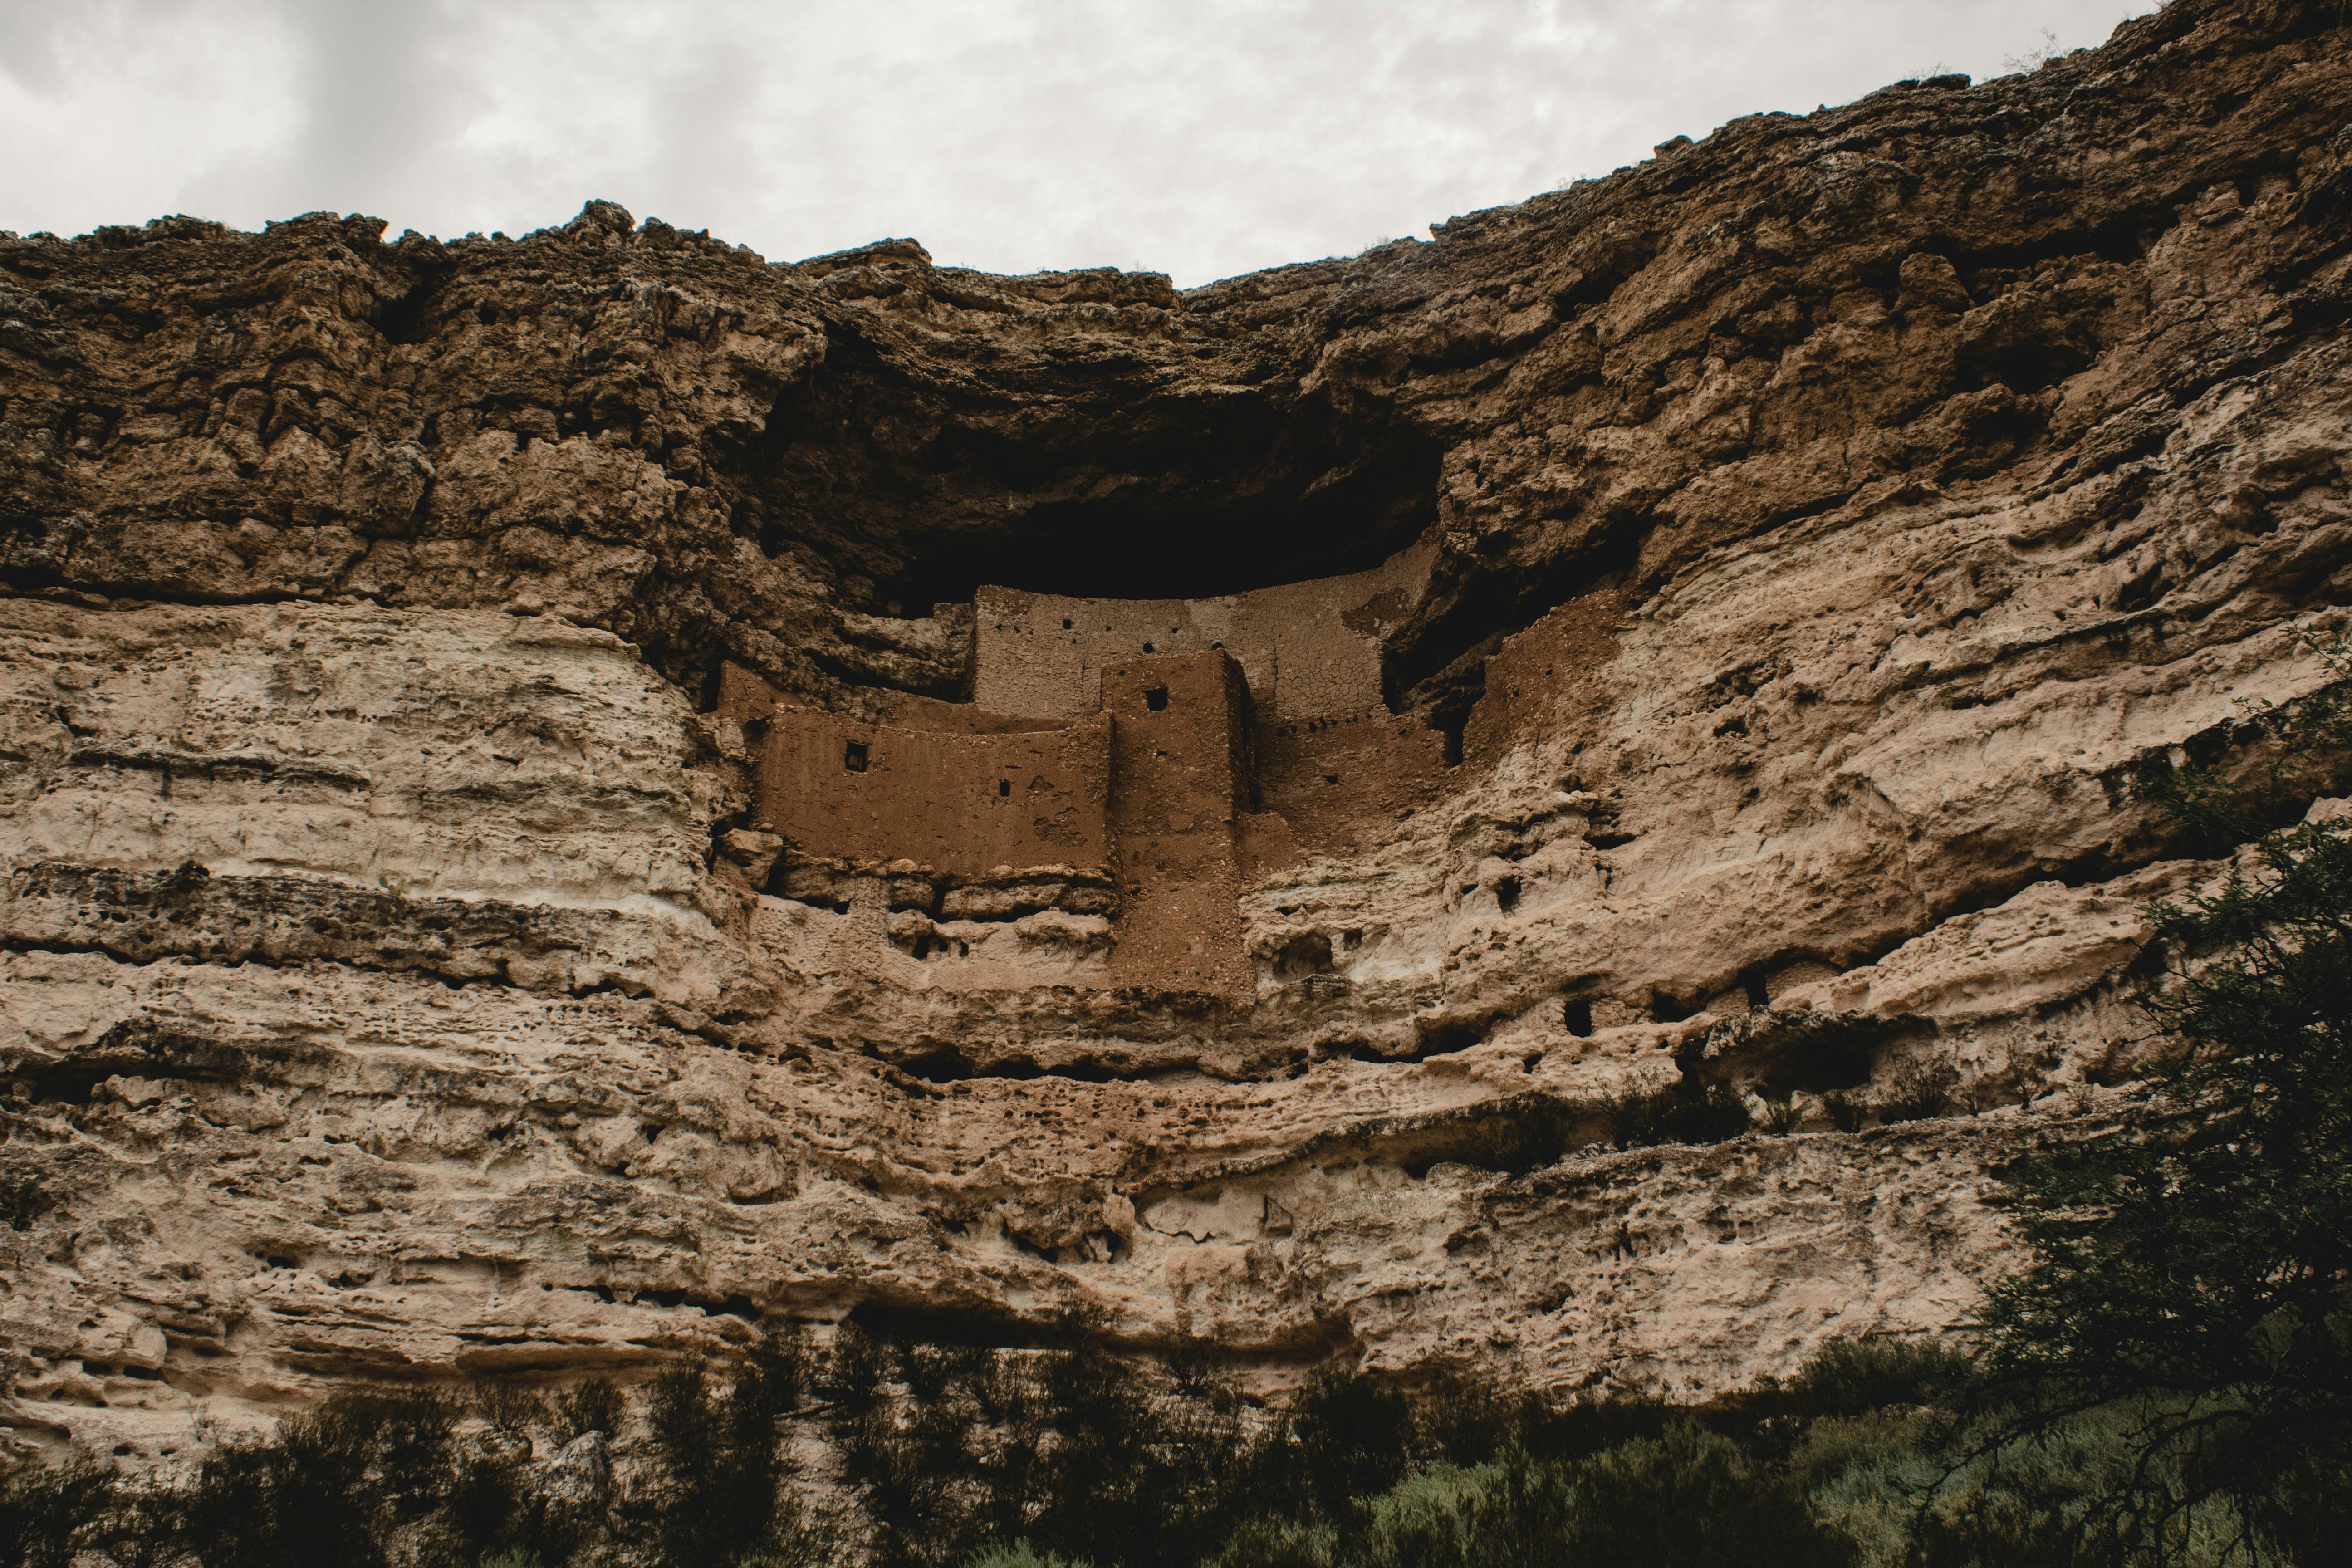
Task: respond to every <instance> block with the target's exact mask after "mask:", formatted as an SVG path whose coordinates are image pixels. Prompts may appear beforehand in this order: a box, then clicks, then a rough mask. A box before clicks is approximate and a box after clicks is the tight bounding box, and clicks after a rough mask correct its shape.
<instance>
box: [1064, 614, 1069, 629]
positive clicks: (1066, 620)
mask: <svg viewBox="0 0 2352 1568" xmlns="http://www.w3.org/2000/svg"><path fill="white" fill-rule="evenodd" d="M1062 629H1063V630H1064V631H1068V630H1069V629H1070V617H1069V616H1063V617H1062Z"/></svg>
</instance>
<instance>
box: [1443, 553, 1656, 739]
mask: <svg viewBox="0 0 2352 1568" xmlns="http://www.w3.org/2000/svg"><path fill="white" fill-rule="evenodd" d="M1631 607H1632V606H1631V605H1630V604H1629V603H1628V601H1627V599H1626V596H1625V595H1624V594H1623V593H1622V592H1620V591H1618V590H1614V589H1601V590H1598V591H1596V592H1594V593H1591V594H1586V595H1582V596H1581V597H1579V598H1574V599H1570V601H1569V602H1568V603H1566V604H1564V605H1560V606H1559V608H1557V609H1555V610H1553V611H1552V612H1551V613H1550V614H1549V615H1547V616H1544V618H1543V619H1541V620H1539V621H1538V622H1537V623H1536V624H1535V625H1533V626H1529V627H1528V629H1527V630H1525V631H1523V632H1519V633H1517V634H1516V635H1515V636H1513V637H1509V638H1507V639H1506V640H1505V641H1504V644H1503V646H1502V647H1501V648H1499V649H1498V650H1496V652H1495V653H1494V654H1492V655H1491V656H1489V657H1488V658H1487V660H1486V691H1485V694H1484V695H1482V696H1481V697H1480V698H1479V699H1478V704H1477V706H1476V707H1475V708H1473V709H1471V710H1470V717H1469V721H1468V722H1467V723H1465V725H1464V727H1463V731H1462V755H1463V760H1464V762H1465V763H1468V764H1469V765H1471V766H1473V767H1475V768H1480V769H1485V768H1490V767H1492V766H1494V765H1495V764H1496V763H1498V762H1500V761H1501V760H1502V758H1503V754H1504V753H1505V752H1507V751H1509V750H1510V749H1511V748H1512V747H1513V746H1515V745H1517V744H1519V743H1521V742H1524V741H1528V740H1530V739H1534V738H1537V737H1539V736H1543V735H1558V734H1563V733H1571V732H1572V733H1575V734H1576V735H1577V736H1578V738H1579V739H1580V740H1585V741H1591V740H1593V739H1596V738H1597V731H1596V730H1595V726H1596V724H1597V723H1598V721H1599V719H1600V715H1601V713H1603V712H1604V711H1606V710H1607V709H1608V706H1609V702H1610V698H1611V694H1610V692H1609V691H1608V690H1607V689H1605V687H1604V685H1603V684H1602V683H1601V682H1600V681H1599V679H1597V672H1599V671H1601V670H1603V669H1606V668H1609V666H1610V665H1612V663H1614V662H1615V661H1616V658H1617V634H1618V629H1619V626H1620V623H1621V622H1622V621H1623V619H1624V617H1625V615H1626V612H1627V611H1628V610H1629V609H1630V608H1631Z"/></svg>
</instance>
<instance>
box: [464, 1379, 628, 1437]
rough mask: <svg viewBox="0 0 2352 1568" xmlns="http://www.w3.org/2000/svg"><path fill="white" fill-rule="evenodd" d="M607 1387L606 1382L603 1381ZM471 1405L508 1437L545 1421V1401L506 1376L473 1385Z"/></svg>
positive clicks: (521, 1434) (527, 1431) (525, 1433)
mask: <svg viewBox="0 0 2352 1568" xmlns="http://www.w3.org/2000/svg"><path fill="white" fill-rule="evenodd" d="M607 1386H608V1387H609V1386H610V1385H609V1384H607ZM474 1408H475V1409H476V1410H478V1411H479V1412H480V1413H481V1416H482V1419H483V1420H485V1421H487V1422H488V1423H489V1424H490V1425H491V1426H494V1427H496V1428H498V1430H499V1431H500V1432H502V1433H504V1434H505V1435H506V1436H509V1437H519V1438H528V1437H529V1436H530V1434H531V1433H532V1431H533V1430H535V1429H536V1428H538V1427H541V1426H546V1425H547V1423H548V1419H549V1412H548V1408H547V1401H546V1400H545V1399H544V1398H543V1397H541V1395H540V1394H539V1393H538V1392H537V1391H536V1390H534V1389H530V1388H526V1387H524V1386H523V1385H522V1384H520V1383H516V1382H514V1381H513V1380H512V1379H509V1378H502V1377H499V1378H484V1379H482V1380H480V1381H479V1382H477V1383H476V1384H474Z"/></svg>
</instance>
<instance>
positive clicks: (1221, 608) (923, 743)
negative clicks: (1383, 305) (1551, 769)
mask: <svg viewBox="0 0 2352 1568" xmlns="http://www.w3.org/2000/svg"><path fill="white" fill-rule="evenodd" d="M1428 559H1429V557H1428V552H1426V551H1425V550H1421V549H1415V550H1412V551H1409V552H1404V553H1402V554H1400V555H1398V556H1396V557H1393V558H1391V560H1389V561H1387V562H1385V563H1382V564H1381V565H1380V566H1379V567H1377V568H1374V569H1373V570H1370V571H1367V572H1360V573H1354V574H1348V575H1344V576H1339V577H1329V578H1321V579H1317V580H1313V581H1308V582H1303V583H1294V584H1281V585H1277V586H1274V587H1268V588H1261V589H1253V590H1248V591H1245V592H1243V593H1239V594H1234V595H1223V596H1220V597H1214V598H1202V599H1105V598H1081V597H1074V596H1069V595H1051V594H1035V593H1028V592H1024V591H1022V590H1019V589H1013V588H1005V587H998V586H992V585H983V586H982V587H981V588H980V589H979V591H978V593H977V594H976V595H975V597H974V601H973V603H972V605H971V606H970V609H969V611H968V613H963V614H959V613H957V612H958V611H959V610H961V609H962V608H963V607H961V606H951V605H942V606H940V607H939V609H938V610H936V611H935V612H934V619H936V620H938V621H940V622H941V623H942V624H946V625H951V626H965V625H968V626H969V627H970V634H969V635H970V647H969V650H968V654H967V658H968V664H969V669H970V672H971V673H970V694H969V699H968V700H963V701H946V700H939V699H936V698H928V697H900V698H898V699H897V700H895V701H893V702H892V703H891V704H890V705H889V707H888V709H887V712H885V713H884V714H882V715H880V716H879V717H877V718H876V719H874V720H873V721H855V720H851V719H847V718H845V717H843V716H841V715H839V714H837V713H832V712H827V711H824V710H816V709H810V708H805V707H801V706H796V705H794V704H793V703H792V702H790V701H789V700H785V699H783V698H782V695H781V694H780V693H778V692H777V691H776V690H775V689H773V688H772V687H771V686H769V685H768V684H767V683H766V682H765V681H763V680H761V679H760V678H759V677H757V676H755V675H753V674H751V672H749V671H747V670H745V669H743V668H740V666H737V665H735V664H732V663H731V662H730V663H728V664H726V665H725V666H723V667H722V670H721V674H720V679H719V683H718V688H717V701H716V713H717V715H718V716H719V718H721V719H722V720H725V721H730V722H732V723H734V724H737V725H740V726H741V727H742V731H743V734H744V739H745V742H747V744H748V745H749V746H750V747H751V749H752V750H753V751H754V752H755V753H756V755H757V757H758V764H757V780H758V783H757V787H756V791H755V794H754V796H753V802H752V805H751V812H750V817H751V822H752V824H753V826H754V828H755V830H756V831H758V832H760V833H762V834H772V835H775V836H776V837H778V839H779V840H780V844H779V845H778V853H777V855H776V857H775V858H774V859H773V861H772V863H770V864H769V865H768V867H767V870H766V875H765V879H764V883H763V885H764V886H766V887H769V888H772V889H775V890H778V891H780V892H782V894H783V895H784V896H786V897H788V898H791V899H793V900H799V901H801V902H803V903H804V904H806V905H809V906H810V907H812V908H814V909H816V910H823V911H827V912H830V913H832V914H834V915H835V916H838V917H843V918H847V917H850V916H852V915H855V914H856V913H857V912H858V911H860V910H867V911H871V912H872V913H874V914H875V915H876V916H877V917H878V919H879V922H880V924H879V930H880V931H881V932H882V933H883V934H884V935H885V936H887V940H888V941H889V942H891V943H892V944H894V945H895V946H896V947H897V948H898V950H900V951H902V952H905V953H906V954H907V955H908V957H910V958H912V959H913V960H915V961H916V962H917V963H921V964H923V965H924V966H925V974H926V978H927V980H928V983H929V984H937V985H941V986H945V987H950V988H961V987H982V988H985V987H1000V988H1003V987H1015V988H1017V987H1019V986H1023V985H1028V984H1037V983H1038V980H1039V964H1041V963H1042V964H1044V965H1045V966H1046V967H1047V968H1048V969H1049V970H1050V971H1051V972H1052V973H1054V974H1055V977H1056V978H1057V979H1058V980H1059V981H1060V983H1063V984H1084V985H1093V986H1113V987H1119V986H1139V987H1148V988H1154V989H1160V990H1166V991H1171V992H1176V993H1192V994H1200V995H1202V996H1203V997H1223V998H1227V999H1231V1000H1236V1001H1238V1000H1244V999H1246V998H1247V997H1248V996H1249V995H1250V994H1252V993H1253V992H1254V990H1255V985H1256V984H1257V979H1258V974H1257V969H1258V966H1257V965H1255V964H1253V963H1252V962H1251V960H1250V958H1249V955H1247V954H1246V953H1245V952H1244V949H1243V945H1242V936H1241V928H1240V922H1239V920H1238V918H1237V912H1236V908H1235V899H1236V897H1237V896H1238V894H1239V891H1240V889H1241V888H1242V887H1243V886H1244V884H1246V883H1249V882H1254V881H1255V880H1257V879H1259V878H1260V877H1261V876H1262V875H1263V874H1264V873H1265V871H1266V870H1268V869H1271V868H1279V867H1281V866H1284V865H1286V864H1289V863H1291V862H1292V861H1293V860H1295V859H1296V858H1298V856H1299V855H1300V854H1301V853H1303V852H1307V851H1311V850H1312V849H1314V848H1316V847H1322V846H1325V845H1327V844H1332V843H1338V842H1341V841H1344V840H1345V839H1346V838H1347V837H1348V836H1349V832H1350V830H1351V828H1353V827H1354V826H1356V825H1358V824H1360V822H1362V821H1363V820H1364V818H1365V817H1366V816H1368V815H1373V816H1388V817H1391V818H1393V817H1396V816H1402V815H1409V814H1410V813H1411V812H1412V810H1413V809H1414V807H1415V805H1416V804H1417V803H1422V802H1425V801H1426V800H1427V799H1429V798H1431V797H1432V795H1433V792H1434V791H1435V790H1436V789H1437V788H1438V787H1439V784H1440V782H1441V780H1442V779H1443V777H1444V773H1445V771H1446V768H1447V765H1448V764H1447V763H1446V761H1445V757H1444V752H1445V741H1444V736H1443V735H1441V734H1440V733H1439V732H1437V731H1433V730H1432V729H1431V728H1430V726H1429V725H1428V723H1427V722H1426V721H1424V720H1423V719H1421V718H1419V717H1415V716H1401V715H1398V714H1395V713H1392V712H1391V710H1390V708H1389V705H1388V702H1387V700H1386V699H1385V698H1384V696H1383V689H1384V680H1383V676H1384V671H1383V668H1382V665H1383V654H1384V647H1383V638H1384V637H1385V634H1386V633H1387V632H1388V631H1390V630H1391V629H1392V628H1393V627H1394V626H1396V625H1397V624H1398V623H1399V622H1400V621H1401V620H1402V616H1403V614H1404V611H1405V610H1406V608H1407V607H1408V606H1410V605H1413V604H1415V603H1417V602H1418V601H1419V599H1420V597H1421V595H1422V593H1423V588H1424V586H1425V579H1426V575H1427V570H1428ZM1549 673H1550V672H1549V670H1547V671H1546V674H1547V675H1549ZM1024 960H1026V961H1034V962H1024ZM1282 962H1285V961H1284V960H1281V959H1279V958H1269V959H1268V960H1267V967H1268V968H1269V969H1270V968H1272V967H1274V966H1276V964H1278V963H1282ZM1290 962H1295V958H1294V959H1293V960H1291V961H1290Z"/></svg>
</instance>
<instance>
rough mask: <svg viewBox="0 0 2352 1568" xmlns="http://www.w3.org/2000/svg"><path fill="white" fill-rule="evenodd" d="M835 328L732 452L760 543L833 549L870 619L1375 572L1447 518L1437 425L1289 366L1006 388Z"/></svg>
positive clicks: (824, 552) (1211, 592)
mask: <svg viewBox="0 0 2352 1568" xmlns="http://www.w3.org/2000/svg"><path fill="white" fill-rule="evenodd" d="M826 337H827V342H826V350H825V354H824V359H823V362H822V365H821V368H819V369H818V370H817V371H816V372H815V373H814V374H812V375H810V376H809V377H807V378H806V379H804V380H803V381H801V382H799V383H798V384H795V385H793V386H792V387H791V388H789V389H787V391H786V392H785V394H784V395H783V396H782V398H780V399H779V400H778V402H777V404H776V405H775V408H774V410H773V411H772V415H771V416H770V418H769V420H768V424H767V427H766V430H765V431H764V433H763V434H762V436H761V438H760V439H759V440H758V441H757V442H756V443H755V444H754V445H753V446H752V447H750V448H748V449H746V450H745V451H743V453H742V455H741V458H740V462H741V465H742V467H743V468H745V469H747V470H748V473H747V475H746V477H747V478H748V479H750V480H751V489H752V492H753V494H752V500H753V505H752V508H751V521H753V522H754V523H755V524H756V527H757V531H758V534H759V538H760V543H761V548H762V549H763V550H764V551H765V552H767V553H768V554H769V555H770V556H777V555H782V554H786V553H791V554H795V555H801V556H803V558H806V557H807V556H810V555H814V557H815V558H817V559H820V560H823V561H824V562H826V563H830V564H831V565H832V566H833V567H834V568H835V571H837V572H838V573H839V574H840V579H841V584H842V587H843V590H844V595H843V597H844V600H845V603H849V604H852V605H854V606H855V607H856V608H859V609H863V610H866V611H868V612H870V613H880V612H881V611H882V610H883V608H884V607H885V606H887V605H888V604H889V603H890V602H891V601H893V600H895V601H898V603H899V604H900V605H902V606H903V607H904V608H905V609H907V610H908V611H909V612H911V613H912V614H915V615H922V614H924V613H925V611H926V610H927V608H928V606H929V605H933V604H950V603H953V604H961V603H967V602H969V601H970V600H971V598H972V597H973V595H974V592H975V590H976V589H977V588H978V587H979V586H980V585H981V584H983V583H995V584H1003V585H1005V586H1007V587H1012V588H1018V589H1024V590H1027V591H1029V592H1033V593H1044V594H1057V595H1070V596H1073V597H1080V598H1105V599H1155V598H1208V597H1213V596H1216V595H1224V594H1236V593H1244V592H1247V591H1249V590H1252V589H1256V588H1267V587H1276V586H1279V585H1281V584H1286V583H1297V582H1303V581H1307V580H1310V579H1314V578H1320V577H1333V576H1340V575H1344V574H1349V573H1352V572H1360V571H1365V570H1368V569H1370V568H1371V567H1374V566H1377V565H1379V564H1380V563H1381V562H1382V561H1385V560H1386V559H1388V558H1389V557H1390V556H1391V555H1393V554H1395V553H1396V552H1398V551H1399V550H1402V549H1403V548H1405V547H1406V546H1407V545H1409V544H1411V543H1412V542H1413V541H1415V540H1416V539H1418V538H1420V537H1421V535H1422V534H1423V532H1424V531H1426V530H1427V529H1428V528H1429V527H1430V525H1431V524H1432V523H1433V522H1434V521H1436V518H1437V489H1438V479H1439V475H1440V468H1441V465H1442V460H1443V456H1444V448H1443V447H1442V445H1441V443H1440V442H1439V440H1438V439H1437V437H1435V436H1433V434H1431V433H1430V432H1428V431H1425V430H1423V429H1421V428H1419V427H1418V426H1415V425H1413V424H1412V422H1411V421H1409V420H1408V419H1406V418H1405V417H1403V416H1400V415H1398V414H1397V412H1396V411H1395V410H1394V408H1393V407H1392V406H1391V405H1388V404H1386V403H1384V402H1381V401H1379V400H1377V399H1373V398H1365V397H1360V396H1350V397H1344V398H1339V397H1335V396H1334V395H1332V394H1331V392H1330V391H1329V390H1328V389H1326V388H1320V387H1318V388H1317V389H1315V390H1313V391H1302V390H1301V383H1300V380H1299V379H1298V377H1297V375H1296V374H1286V373H1285V371H1284V369H1283V367H1277V366H1271V365H1269V366H1265V367H1261V368H1260V369H1259V370H1258V371H1257V372H1256V373H1255V379H1254V380H1251V381H1248V382H1246V383H1244V385H1243V388H1242V389H1239V390H1236V391H1235V392H1234V393H1233V395H1228V396H1221V397H1216V398H1202V397H1199V396H1193V395H1181V394H1178V393H1172V392H1171V391H1169V390H1167V389H1166V387H1165V386H1164V385H1163V384H1162V381H1161V379H1160V377H1158V376H1156V375H1154V374H1151V373H1150V370H1149V369H1148V368H1147V367H1145V366H1142V365H1139V364H1137V363H1133V362H1131V361H1125V360H1121V361H1117V362H1112V363H1094V364H1076V365H1068V366H1054V367H1050V368H1047V369H1045V370H1043V371H1041V372H1036V373H1034V374H1026V375H1024V379H1022V380H1021V381H1020V383H1019V384H1013V382H1012V381H1011V380H1010V379H1009V377H1008V380H1007V383H1006V384H1004V385H1003V386H1001V387H1000V386H994V385H991V384H987V383H986V382H985V381H984V380H974V381H971V382H957V383H951V384H950V383H942V382H940V381H937V380H933V379H929V378H923V377H918V376H916V375H913V374H909V373H908V371H907V370H906V369H905V368H904V367H902V366H901V365H899V364H898V363H894V360H893V356H892V355H891V354H890V353H888V352H887V351H886V350H884V349H882V348H880V347H878V346H877V345H876V344H875V343H874V342H869V341H868V340H867V338H866V335H865V334H864V333H863V332H861V331H859V330H858V329H857V328H856V327H855V326H854V325H851V324H848V323H844V322H839V321H836V322H833V323H830V324H829V325H828V327H827V331H826ZM1239 379H1240V378H1237V380H1239ZM1065 629H1068V628H1065Z"/></svg>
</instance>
